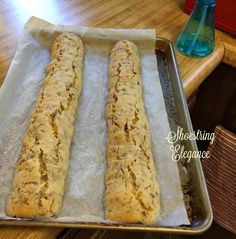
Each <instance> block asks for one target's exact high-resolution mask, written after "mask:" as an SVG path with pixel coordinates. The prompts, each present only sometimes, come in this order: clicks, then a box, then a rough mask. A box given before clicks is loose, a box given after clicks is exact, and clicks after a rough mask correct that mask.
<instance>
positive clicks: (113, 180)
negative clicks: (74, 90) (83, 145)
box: [104, 40, 160, 224]
mask: <svg viewBox="0 0 236 239" xmlns="http://www.w3.org/2000/svg"><path fill="white" fill-rule="evenodd" d="M139 61H140V60H139V55H138V49H137V46H136V45H135V44H134V43H132V42H130V41H127V40H124V41H119V42H118V43H116V44H115V46H114V47H113V48H112V50H111V55H110V65H109V96H108V105H107V124H108V148H107V161H108V169H107V174H106V195H105V199H104V202H105V217H106V219H111V220H114V221H118V222H122V223H140V222H141V223H145V224H150V223H153V222H154V221H155V219H156V218H157V217H158V214H159V212H160V193H159V185H158V182H157V178H156V170H155V166H154V162H153V156H152V151H151V139H150V134H149V126H148V121H147V117H146V114H145V108H144V103H143V99H142V83H141V77H140V62H139Z"/></svg>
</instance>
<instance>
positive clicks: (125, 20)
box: [0, 0, 236, 239]
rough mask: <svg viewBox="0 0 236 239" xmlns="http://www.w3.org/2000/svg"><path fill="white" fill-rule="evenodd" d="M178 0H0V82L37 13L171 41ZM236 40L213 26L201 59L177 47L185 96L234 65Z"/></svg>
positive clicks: (178, 20) (41, 233) (29, 234)
mask: <svg viewBox="0 0 236 239" xmlns="http://www.w3.org/2000/svg"><path fill="white" fill-rule="evenodd" d="M183 2H184V1H183V0H112V1H111V0H89V1H88V0H31V1H24V0H12V1H8V0H1V2H0V16H2V18H3V21H4V28H3V30H2V31H1V32H0V85H1V83H2V82H3V80H4V77H5V75H6V72H7V70H8V68H9V66H10V63H11V61H12V58H13V56H14V52H15V50H16V46H17V42H18V41H19V39H20V36H21V32H22V30H23V26H24V24H25V22H26V21H27V20H28V19H29V18H30V17H31V16H32V15H34V16H37V17H40V18H43V19H45V20H48V21H50V22H52V23H55V24H79V25H86V26H94V27H109V28H155V29H156V31H157V36H160V37H165V38H167V39H170V40H172V41H173V42H175V41H176V38H177V36H178V34H179V32H180V30H181V29H182V27H183V24H184V22H185V21H186V19H187V18H188V16H187V15H186V14H184V13H183V11H182V9H183ZM235 53H236V40H235V39H234V38H233V37H231V36H229V35H227V34H225V33H222V32H220V31H216V45H215V51H214V52H213V53H212V54H211V55H209V56H207V57H205V58H202V59H191V58H188V57H185V56H183V55H181V54H179V53H178V52H176V55H177V61H178V65H179V69H180V74H181V76H182V80H183V84H184V89H185V93H186V96H187V97H189V96H190V95H191V94H192V93H193V92H194V91H195V90H196V89H197V88H198V86H199V85H200V84H201V83H202V81H203V80H204V79H206V77H207V76H208V75H209V74H210V73H211V72H212V71H213V70H214V69H215V68H216V67H217V65H218V64H219V63H220V62H222V61H223V62H225V63H227V64H230V65H232V66H234V67H236V54H235ZM60 230H61V229H58V228H32V227H31V228H30V227H23V228H22V227H0V238H9V239H11V238H24V239H29V238H33V239H39V238H40V239H41V238H47V239H51V238H54V237H55V236H56V235H57V234H58V233H59V232H60Z"/></svg>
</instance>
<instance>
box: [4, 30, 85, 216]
mask: <svg viewBox="0 0 236 239" xmlns="http://www.w3.org/2000/svg"><path fill="white" fill-rule="evenodd" d="M83 52H84V48H83V43H82V41H81V39H80V38H79V37H78V36H77V35H75V34H73V33H63V34H61V35H59V36H58V37H57V38H56V39H55V41H54V43H53V46H52V48H51V61H50V63H49V64H48V66H47V69H46V78H45V81H44V84H43V87H42V89H41V92H40V94H39V97H38V100H37V102H36V106H35V109H34V111H33V113H32V115H31V118H30V122H29V125H28V129H27V131H26V134H25V136H24V140H23V146H22V150H21V154H20V158H19V160H18V161H17V164H16V168H15V175H14V179H13V183H12V189H11V192H10V194H9V197H8V202H7V207H6V214H7V215H8V216H16V217H29V218H31V217H52V216H55V215H57V214H58V213H59V211H60V208H61V203H62V197H63V193H64V184H65V179H66V174H67V169H68V166H69V153H70V144H71V140H72V136H73V124H74V120H75V112H76V108H77V104H78V97H79V95H80V93H81V89H82V79H81V78H82V65H83ZM32 70H33V69H32Z"/></svg>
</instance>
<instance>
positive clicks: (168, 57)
mask: <svg viewBox="0 0 236 239" xmlns="http://www.w3.org/2000/svg"><path fill="white" fill-rule="evenodd" d="M156 56H157V61H158V70H159V75H160V80H161V85H162V90H163V94H164V99H165V104H166V109H167V113H168V118H169V123H170V127H171V130H172V131H173V130H174V131H176V129H177V126H181V127H182V128H183V129H184V130H185V132H192V125H191V120H190V116H189V112H188V107H187V104H186V99H185V96H184V90H183V86H182V82H181V79H180V76H179V72H178V67H177V63H176V59H175V53H174V48H173V45H172V43H171V42H170V41H168V40H166V39H162V38H157V40H156ZM178 143H181V144H182V142H178ZM184 147H185V149H186V150H188V151H196V150H197V146H196V142H195V141H184ZM178 167H179V170H180V172H181V170H182V169H185V171H186V172H187V174H188V176H189V180H188V181H187V182H186V180H184V179H183V178H182V177H181V173H180V177H181V183H182V188H183V192H184V195H185V199H186V202H185V203H186V208H187V209H188V210H187V211H188V214H189V218H190V220H191V221H192V223H191V225H189V226H185V225H181V226H178V227H154V226H145V225H142V224H139V225H138V224H136V225H132V224H129V225H127V224H105V223H88V222H73V221H70V222H56V221H53V219H49V220H47V219H24V218H8V219H5V218H4V219H3V218H0V224H2V225H27V226H53V227H70V228H93V229H104V230H108V229H113V230H134V231H147V232H161V233H175V234H176V233H179V234H198V233H202V232H204V231H205V230H207V229H208V228H209V227H210V225H211V223H212V210H211V206H210V201H209V197H208V193H207V189H206V184H205V180H204V176H203V172H202V168H201V163H200V159H194V160H191V162H190V163H187V164H185V163H182V162H178Z"/></svg>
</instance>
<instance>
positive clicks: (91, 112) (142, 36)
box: [0, 18, 189, 226]
mask: <svg viewBox="0 0 236 239" xmlns="http://www.w3.org/2000/svg"><path fill="white" fill-rule="evenodd" d="M65 31H70V32H74V33H77V34H79V35H80V36H81V38H82V39H83V42H84V46H85V55H84V73H83V90H82V95H81V98H80V104H79V108H78V110H77V115H76V122H75V133H74V138H73V143H72V146H71V160H70V168H69V172H68V177H67V182H66V188H65V195H64V200H63V205H62V209H61V213H60V215H59V216H58V217H57V218H53V219H50V220H57V221H74V222H76V221H77V222H79V221H85V222H104V208H103V197H104V192H105V181H104V180H105V179H104V176H105V172H106V139H107V131H106V119H105V107H106V97H107V93H108V92H107V91H108V88H107V83H108V63H109V52H110V49H111V47H112V45H113V44H114V43H115V42H116V41H118V40H122V39H128V40H132V41H134V42H135V43H136V44H137V45H138V48H139V54H140V57H141V72H142V79H143V91H144V102H145V107H146V113H147V116H148V121H149V124H150V131H151V137H152V149H153V155H154V159H155V165H156V169H157V173H158V180H159V182H160V188H161V194H160V195H161V217H160V219H159V220H158V221H157V222H156V223H155V225H165V226H177V225H181V224H189V220H188V217H187V213H186V209H185V207H184V202H183V194H182V191H181V186H180V185H181V184H180V178H179V173H178V168H177V165H176V163H174V162H173V161H172V160H171V152H170V150H169V146H170V145H169V144H168V143H167V142H166V140H165V137H166V136H167V134H168V133H169V131H170V127H169V123H168V118H167V114H166V109H165V104H164V99H163V95H162V90H161V85H160V79H159V75H158V70H157V61H156V57H155V54H154V46H155V37H156V35H155V31H154V30H133V29H128V30H125V29H121V30H117V29H116V30H115V29H99V28H88V27H79V26H55V25H52V24H50V23H48V22H45V21H43V20H40V19H37V18H31V19H30V20H29V21H28V23H27V24H26V26H25V30H24V34H23V37H22V39H21V41H20V42H19V46H18V48H17V51H16V54H15V57H14V59H13V61H12V64H11V67H10V69H9V72H8V74H7V76H6V79H5V81H4V84H3V85H2V87H1V89H0V189H1V190H0V199H1V200H0V217H2V218H6V215H5V205H6V200H7V195H8V193H9V190H10V185H11V180H12V177H13V173H14V165H15V162H16V161H17V159H18V157H19V153H20V150H21V144H22V139H23V136H24V133H25V130H26V127H27V124H28V120H29V117H30V114H31V112H32V110H33V108H34V104H35V101H36V99H37V96H38V93H39V89H40V87H41V86H42V82H43V80H44V76H45V75H44V70H45V67H46V65H47V64H48V62H49V60H50V53H49V48H50V46H51V45H52V42H53V40H54V39H55V36H56V35H57V34H58V33H59V32H65ZM47 220H48V219H47ZM107 222H108V221H107Z"/></svg>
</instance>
